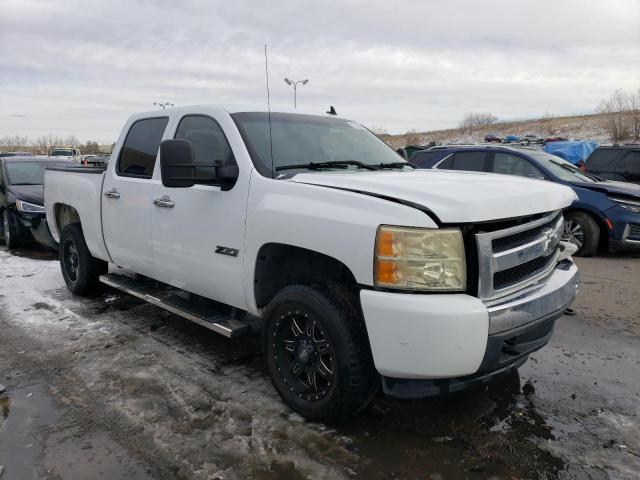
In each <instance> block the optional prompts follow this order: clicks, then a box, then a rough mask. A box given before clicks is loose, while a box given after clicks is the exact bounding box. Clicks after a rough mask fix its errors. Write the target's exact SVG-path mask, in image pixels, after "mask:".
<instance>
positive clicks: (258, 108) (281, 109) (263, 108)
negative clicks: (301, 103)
mask: <svg viewBox="0 0 640 480" xmlns="http://www.w3.org/2000/svg"><path fill="white" fill-rule="evenodd" d="M199 108H201V109H222V110H226V111H227V112H229V113H241V112H261V113H267V112H268V111H269V110H268V109H267V105H266V104H259V105H258V104H205V105H184V106H179V107H172V108H167V109H165V110H149V111H146V112H139V113H137V114H135V115H136V116H144V117H146V116H150V115H153V116H158V114H162V113H164V114H168V113H172V112H173V113H178V114H180V113H181V112H183V111H193V110H197V109H199ZM328 109H329V107H327V110H328ZM271 113H297V114H303V115H319V116H325V117H333V118H336V117H337V118H342V117H340V116H339V115H337V116H336V115H331V114H329V113H327V112H326V111H325V109H320V110H315V109H313V110H312V109H309V108H291V107H285V106H282V105H272V106H271Z"/></svg>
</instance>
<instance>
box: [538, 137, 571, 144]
mask: <svg viewBox="0 0 640 480" xmlns="http://www.w3.org/2000/svg"><path fill="white" fill-rule="evenodd" d="M544 141H545V143H551V142H568V141H569V139H568V138H565V137H547V138H545V139H544Z"/></svg>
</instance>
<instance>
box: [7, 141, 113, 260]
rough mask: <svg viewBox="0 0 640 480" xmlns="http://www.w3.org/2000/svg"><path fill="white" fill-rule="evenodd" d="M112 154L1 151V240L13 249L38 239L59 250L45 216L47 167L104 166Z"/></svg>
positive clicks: (60, 149)
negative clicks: (44, 153)
mask: <svg viewBox="0 0 640 480" xmlns="http://www.w3.org/2000/svg"><path fill="white" fill-rule="evenodd" d="M108 161H109V156H108V155H85V156H81V155H80V152H79V151H78V150H77V149H74V148H71V147H56V148H53V149H51V150H50V151H49V155H31V154H30V153H28V152H0V239H2V240H3V241H4V244H5V246H6V247H7V248H9V249H14V248H17V247H19V246H20V245H22V244H24V243H31V242H33V241H34V240H35V241H36V242H37V243H39V244H41V245H42V246H44V247H47V248H51V249H55V248H57V245H56V242H55V241H54V240H53V237H52V236H51V233H50V232H49V227H48V225H47V222H46V218H45V209H44V172H45V170H46V168H47V167H61V166H62V167H68V166H74V165H75V166H78V167H79V168H80V167H82V166H85V167H88V166H101V165H104V166H106V164H107V163H108Z"/></svg>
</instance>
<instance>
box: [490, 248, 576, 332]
mask: <svg viewBox="0 0 640 480" xmlns="http://www.w3.org/2000/svg"><path fill="white" fill-rule="evenodd" d="M580 284H581V281H580V273H579V272H578V267H576V265H575V264H574V263H573V261H572V260H571V259H569V258H567V259H564V260H562V261H560V262H559V263H558V264H557V265H556V267H555V268H554V269H553V271H552V272H551V274H549V276H547V277H546V278H544V279H543V280H540V281H539V282H538V283H535V284H534V285H531V286H529V287H527V288H526V289H523V290H522V291H520V292H518V293H517V294H515V295H512V296H509V297H508V298H507V299H498V300H494V301H493V302H485V305H486V306H487V310H488V311H489V335H492V334H495V333H500V332H504V331H507V330H511V329H512V328H516V327H520V326H522V325H526V324H527V323H530V322H533V321H535V320H538V319H540V318H542V317H545V316H548V315H550V314H552V313H554V312H561V311H562V310H564V309H565V308H567V307H568V306H569V305H570V304H571V302H573V300H574V299H575V298H576V294H577V293H578V289H579V288H580Z"/></svg>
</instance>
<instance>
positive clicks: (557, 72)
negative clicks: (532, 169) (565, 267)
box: [0, 0, 640, 142]
mask: <svg viewBox="0 0 640 480" xmlns="http://www.w3.org/2000/svg"><path fill="white" fill-rule="evenodd" d="M265 43H267V44H268V45H269V52H270V66H269V68H270V80H271V99H272V104H276V105H278V104H279V105H287V106H290V105H291V104H292V103H293V92H292V88H291V87H289V86H288V85H286V84H285V83H284V81H283V79H284V77H291V78H295V79H303V78H309V83H308V84H307V85H305V86H302V87H300V88H299V91H298V93H299V95H298V105H299V107H304V108H305V109H312V110H317V111H318V112H324V111H325V110H326V109H327V108H328V106H329V105H335V106H336V108H337V110H338V113H339V114H340V115H343V116H346V117H349V118H352V119H356V120H358V121H360V122H362V123H364V124H366V125H368V126H373V127H385V128H386V129H387V130H388V131H389V132H392V133H397V132H404V131H407V130H409V129H414V128H415V129H418V130H429V129H439V128H447V127H454V126H457V124H458V123H459V121H460V119H461V117H462V116H463V115H464V114H465V113H467V112H470V111H487V112H492V113H493V114H495V115H497V116H498V117H499V118H501V119H515V118H531V117H536V116H540V115H542V114H544V113H545V112H549V113H553V114H556V115H560V114H573V113H587V112H590V111H593V109H594V107H595V105H596V104H597V103H598V101H599V100H600V99H601V98H603V97H606V96H609V95H610V94H611V93H612V92H613V91H614V90H615V89H616V88H623V89H635V88H638V87H640V0H606V1H604V0H602V1H586V0H575V1H573V0H555V1H546V0H539V1H514V0H509V1H493V0H485V1H483V2H479V1H475V0H446V1H428V2H427V1H421V0H408V1H398V0H384V1H378V0H367V1H346V0H342V1H327V0H324V1H319V0H317V1H313V2H311V1H301V0H300V1H277V0H270V1H257V0H254V1H247V0H227V1H213V0H186V1H185V0H179V1H176V0H99V1H86V0H85V1H80V0H57V1H51V0H45V1H34V0H0V136H1V135H4V134H25V135H30V136H37V135H43V134H49V133H53V134H59V135H69V134H75V135H77V136H78V137H79V138H80V139H81V140H83V141H86V140H90V139H91V140H98V141H101V142H111V141H113V140H115V139H116V138H117V135H118V132H119V130H120V127H121V125H122V123H123V122H124V120H125V119H126V117H128V116H129V115H130V114H131V113H133V112H136V111H141V110H149V109H152V108H153V106H152V103H153V102H154V101H155V102H165V101H169V102H173V103H175V104H176V105H191V104H203V103H252V104H260V105H264V104H265V103H266V95H265V72H264V44H265Z"/></svg>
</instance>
